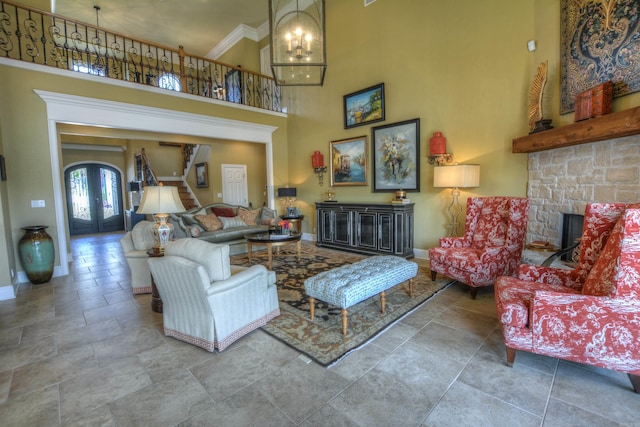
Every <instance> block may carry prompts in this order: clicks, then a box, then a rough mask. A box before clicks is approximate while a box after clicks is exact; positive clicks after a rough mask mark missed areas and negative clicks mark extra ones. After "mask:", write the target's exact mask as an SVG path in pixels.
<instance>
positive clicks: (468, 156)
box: [284, 0, 534, 249]
mask: <svg viewBox="0 0 640 427" xmlns="http://www.w3.org/2000/svg"><path fill="white" fill-rule="evenodd" d="M533 13H534V1H533V0H519V1H513V0H491V1H476V0H448V1H438V2H435V1H417V0H416V1H412V0H396V1H393V2H391V1H378V2H375V3H373V4H371V5H370V6H368V7H364V6H363V3H362V1H361V0H328V1H327V31H326V33H327V62H328V66H327V75H326V79H325V83H324V86H322V87H302V88H291V89H287V90H286V95H285V101H284V104H285V105H286V106H287V107H288V109H289V113H290V116H289V122H288V125H289V127H288V131H289V150H288V156H289V165H290V179H289V183H290V184H291V185H292V186H296V187H297V188H298V195H299V197H298V199H299V200H300V201H299V202H298V203H297V205H298V207H299V208H302V209H303V211H304V214H305V221H304V224H303V229H304V231H306V232H311V231H312V230H313V229H314V228H315V206H314V202H317V201H321V200H324V198H325V195H324V192H325V191H326V190H327V186H328V185H327V184H326V183H325V185H324V187H320V186H319V185H318V179H317V177H316V176H315V174H314V173H313V170H312V169H311V159H310V157H311V154H312V153H313V151H314V150H320V152H321V153H323V154H324V157H325V163H327V162H328V159H329V156H330V154H329V142H330V141H332V140H339V139H344V138H349V137H355V136H359V135H366V136H368V138H369V144H371V128H372V127H373V126H376V125H384V124H391V123H394V122H399V121H404V120H408V119H413V118H419V119H420V126H421V128H420V135H421V136H420V153H421V154H420V156H421V158H420V161H421V166H420V192H419V193H409V194H408V197H409V198H410V199H411V200H412V201H414V202H415V211H416V220H415V247H416V248H423V249H426V248H429V247H431V246H434V245H436V244H437V241H438V238H439V237H441V236H443V235H444V234H445V228H444V224H445V222H446V221H447V217H446V207H447V205H448V203H449V201H450V191H449V190H447V189H436V188H434V187H433V167H432V166H431V165H429V164H427V162H426V153H428V139H429V137H430V136H432V135H433V132H434V131H442V132H443V133H444V135H445V136H446V137H447V147H448V150H449V151H450V152H452V153H453V154H454V160H455V161H457V162H460V163H476V164H479V165H480V167H481V180H480V181H481V182H480V187H479V188H476V189H470V191H468V192H466V191H463V193H462V196H461V202H462V203H463V204H464V203H465V200H466V197H467V196H469V195H471V194H475V195H483V196H485V195H512V196H525V195H526V183H527V156H526V155H524V154H512V153H511V143H512V139H513V138H514V137H517V136H521V135H523V134H524V133H526V131H527V119H526V117H527V112H526V95H527V92H528V86H529V70H530V67H531V54H530V53H529V52H528V51H527V40H529V39H531V38H533V37H534V26H533ZM381 82H384V84H385V107H386V120H385V121H384V122H378V123H376V124H374V125H366V126H360V127H356V128H351V129H344V127H343V95H345V94H348V93H351V92H354V91H357V90H360V89H363V88H366V87H369V86H371V85H374V84H377V83H381ZM369 172H371V168H369ZM325 182H328V177H325ZM335 190H336V198H337V200H338V201H359V202H367V201H373V202H386V201H389V200H391V199H392V197H393V196H392V194H390V193H373V192H372V188H371V187H336V188H335Z"/></svg>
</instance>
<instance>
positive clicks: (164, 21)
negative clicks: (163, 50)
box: [51, 0, 269, 56]
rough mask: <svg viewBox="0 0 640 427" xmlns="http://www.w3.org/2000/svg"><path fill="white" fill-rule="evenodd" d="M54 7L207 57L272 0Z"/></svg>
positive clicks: (265, 12) (58, 1)
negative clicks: (97, 12) (96, 7)
mask: <svg viewBox="0 0 640 427" xmlns="http://www.w3.org/2000/svg"><path fill="white" fill-rule="evenodd" d="M51 4H52V12H53V13H55V14H57V15H63V16H65V17H68V18H72V19H75V20H79V21H82V22H86V23H89V24H93V25H95V24H96V10H95V9H94V5H96V6H99V7H100V11H99V14H98V18H99V24H100V27H103V28H106V29H109V30H112V31H114V32H117V33H121V34H124V35H126V36H130V37H132V38H136V39H142V40H147V41H152V42H156V43H159V44H161V45H165V46H167V47H171V48H174V49H177V48H178V46H180V45H182V46H184V49H185V50H186V51H187V52H189V53H192V54H195V55H200V56H206V55H207V54H208V53H209V52H210V51H211V50H212V49H213V48H215V47H216V46H217V45H218V44H219V43H220V42H221V41H222V40H223V39H224V38H225V37H226V36H227V35H229V33H231V32H232V31H233V30H234V29H236V27H238V26H239V25H240V24H245V25H247V26H249V27H253V28H258V27H259V26H260V25H262V24H264V23H265V22H266V21H267V20H268V19H269V5H268V1H267V0H93V1H87V0H51Z"/></svg>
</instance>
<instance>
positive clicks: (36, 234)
mask: <svg viewBox="0 0 640 427" xmlns="http://www.w3.org/2000/svg"><path fill="white" fill-rule="evenodd" d="M46 228H47V226H46V225H31V226H28V227H22V229H23V230H24V236H22V238H21V239H20V241H19V242H18V251H19V256H20V262H21V263H22V268H24V272H25V273H26V274H27V278H28V279H29V281H30V282H31V283H33V284H34V285H38V284H40V283H46V282H48V281H49V280H51V277H52V276H53V261H54V258H55V249H54V247H53V239H52V238H51V236H49V235H48V234H47V232H46V231H45V229H46Z"/></svg>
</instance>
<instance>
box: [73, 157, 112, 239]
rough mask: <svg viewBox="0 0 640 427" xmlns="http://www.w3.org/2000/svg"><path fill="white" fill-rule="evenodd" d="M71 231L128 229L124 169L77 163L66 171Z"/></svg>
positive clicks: (87, 231) (85, 232) (103, 231)
mask: <svg viewBox="0 0 640 427" xmlns="http://www.w3.org/2000/svg"><path fill="white" fill-rule="evenodd" d="M64 181H65V187H66V192H67V212H68V218H69V233H70V234H71V235H72V236H73V235H76V234H95V233H106V232H110V231H119V230H123V229H124V214H123V210H122V197H121V194H122V187H121V179H120V172H118V171H117V170H116V169H114V168H112V167H110V166H107V165H102V164H94V163H86V164H80V165H75V166H73V167H70V168H69V169H67V170H66V171H65V173H64Z"/></svg>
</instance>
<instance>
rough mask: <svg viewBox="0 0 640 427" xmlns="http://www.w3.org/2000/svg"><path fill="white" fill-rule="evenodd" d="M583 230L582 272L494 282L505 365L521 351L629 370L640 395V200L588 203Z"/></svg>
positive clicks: (542, 271) (534, 270)
mask: <svg viewBox="0 0 640 427" xmlns="http://www.w3.org/2000/svg"><path fill="white" fill-rule="evenodd" d="M582 235H583V241H582V243H583V247H582V248H581V260H580V263H579V264H578V268H576V270H573V271H571V270H562V269H554V268H550V267H536V266H526V265H522V266H521V268H520V271H519V274H518V277H517V278H515V277H499V278H498V280H497V281H496V286H495V298H496V309H497V312H498V318H499V319H500V322H501V323H502V333H503V336H504V343H505V345H506V349H507V364H508V365H509V366H511V365H512V364H513V362H514V360H515V356H516V350H524V351H528V352H531V353H536V354H543V355H546V356H551V357H557V358H560V359H566V360H571V361H574V362H578V363H584V364H588V365H593V366H598V367H601V368H606V369H612V370H616V371H620V372H626V373H628V374H629V378H630V379H631V383H632V386H633V389H634V390H635V392H636V393H640V205H639V204H636V205H628V206H627V207H626V209H625V207H624V205H621V204H592V205H589V206H587V210H586V213H585V222H584V227H583V234H582ZM585 243H586V244H585Z"/></svg>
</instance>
